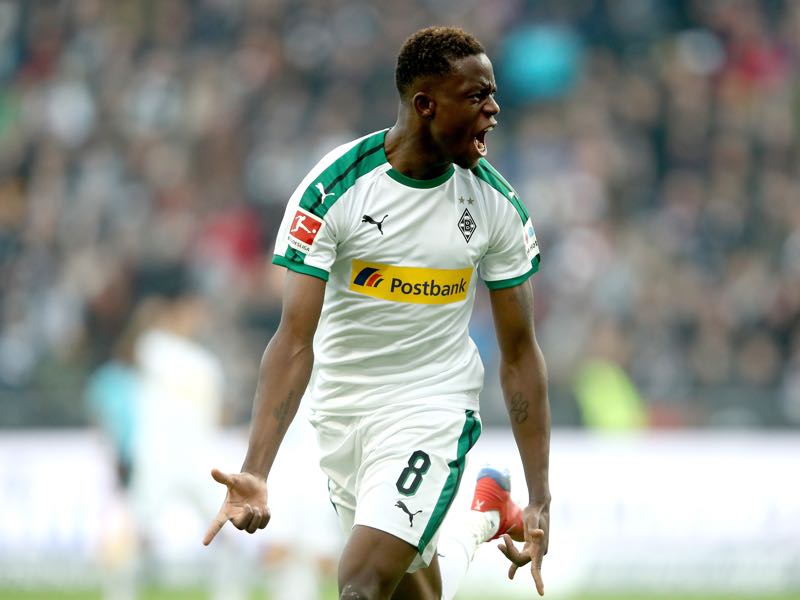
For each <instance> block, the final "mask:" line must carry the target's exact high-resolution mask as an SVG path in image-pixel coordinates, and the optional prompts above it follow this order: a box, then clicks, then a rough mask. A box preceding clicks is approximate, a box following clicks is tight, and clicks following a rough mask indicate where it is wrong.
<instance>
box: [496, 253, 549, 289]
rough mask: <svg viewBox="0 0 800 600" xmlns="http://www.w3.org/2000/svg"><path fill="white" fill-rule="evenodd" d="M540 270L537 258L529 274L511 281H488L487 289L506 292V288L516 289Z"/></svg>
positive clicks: (513, 278) (532, 262)
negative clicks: (515, 287)
mask: <svg viewBox="0 0 800 600" xmlns="http://www.w3.org/2000/svg"><path fill="white" fill-rule="evenodd" d="M538 270H539V257H538V256H537V257H536V258H534V259H533V260H532V261H531V268H530V270H529V271H528V272H527V273H524V274H522V275H519V276H518V277H512V278H511V279H499V280H497V281H486V282H485V283H486V287H488V288H489V289H490V290H504V289H506V288H510V287H514V286H517V285H519V284H520V283H523V282H525V281H527V280H528V279H529V278H530V277H531V276H532V275H533V274H534V273H536V271H538Z"/></svg>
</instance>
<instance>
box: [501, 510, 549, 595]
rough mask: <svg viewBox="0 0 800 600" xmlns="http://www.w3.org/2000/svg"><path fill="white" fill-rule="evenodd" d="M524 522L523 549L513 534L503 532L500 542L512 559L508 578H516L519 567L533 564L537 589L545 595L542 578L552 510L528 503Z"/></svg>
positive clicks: (532, 571) (506, 555)
mask: <svg viewBox="0 0 800 600" xmlns="http://www.w3.org/2000/svg"><path fill="white" fill-rule="evenodd" d="M522 523H523V526H524V530H525V531H524V535H525V543H524V544H523V546H522V550H521V551H520V550H518V549H517V547H516V546H515V545H514V541H513V540H512V539H511V536H510V535H508V534H507V533H506V534H503V541H502V542H501V543H500V544H498V546H497V547H498V548H499V549H500V552H502V553H503V555H504V556H505V557H506V558H507V559H508V560H510V561H511V563H512V564H511V566H510V567H509V568H508V578H509V579H514V575H516V574H517V569H519V568H520V567H524V566H525V565H527V564H528V563H530V564H531V575H532V576H533V581H534V583H535V584H536V591H537V592H539V595H540V596H544V580H543V579H542V560H543V559H544V555H545V554H547V545H548V541H549V534H550V510H549V507H548V508H544V509H543V508H541V507H537V506H533V505H528V506H527V507H525V509H524V510H523V511H522Z"/></svg>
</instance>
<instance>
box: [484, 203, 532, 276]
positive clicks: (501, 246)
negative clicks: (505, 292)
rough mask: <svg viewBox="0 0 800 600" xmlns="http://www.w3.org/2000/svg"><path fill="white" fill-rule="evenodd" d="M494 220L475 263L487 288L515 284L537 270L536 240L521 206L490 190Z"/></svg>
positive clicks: (526, 213)
mask: <svg viewBox="0 0 800 600" xmlns="http://www.w3.org/2000/svg"><path fill="white" fill-rule="evenodd" d="M493 197H494V199H495V204H494V208H495V219H494V222H493V223H492V230H491V234H490V239H489V248H488V251H487V252H486V254H485V255H484V257H483V259H482V260H481V263H480V266H479V273H480V276H481V279H483V280H484V281H485V282H486V286H487V287H488V288H489V289H502V288H508V287H513V286H515V285H519V284H520V283H522V282H523V281H525V280H526V279H528V278H529V277H530V276H531V275H533V274H534V273H536V271H537V270H538V269H539V243H538V242H537V240H536V232H535V231H534V229H533V223H531V219H530V217H529V216H528V211H527V210H526V208H525V206H524V205H523V204H522V203H521V202H519V200H518V199H516V201H515V202H511V201H509V200H508V199H507V198H504V197H503V196H502V195H501V194H498V193H493Z"/></svg>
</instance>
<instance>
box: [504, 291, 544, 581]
mask: <svg viewBox="0 0 800 600" xmlns="http://www.w3.org/2000/svg"><path fill="white" fill-rule="evenodd" d="M491 302H492V316H493V319H494V326H495V331H496V333H497V341H498V345H499V347H500V383H501V385H502V388H503V396H504V397H505V402H506V408H507V410H508V416H509V419H510V420H511V428H512V430H513V432H514V439H515V440H516V442H517V448H518V449H519V455H520V458H521V459H522V467H523V469H524V471H525V479H526V482H527V484H528V505H527V506H526V507H525V508H524V509H523V512H522V520H523V526H524V536H525V543H524V545H523V547H522V551H519V550H517V548H516V547H515V546H514V544H513V542H512V540H511V538H510V537H508V536H504V537H503V539H504V543H501V544H500V550H501V551H502V552H503V554H505V556H506V557H507V558H508V559H509V560H510V561H511V562H512V563H513V564H512V565H511V568H510V569H509V572H508V576H509V577H510V578H513V577H514V574H515V573H516V571H517V568H518V567H521V566H523V565H525V564H527V563H528V562H530V563H531V575H532V576H533V580H534V582H535V583H536V590H537V591H538V592H539V594H540V595H544V582H543V581H542V559H543V558H544V555H545V554H546V553H547V544H548V540H549V534H550V485H549V482H548V466H549V460H550V404H549V402H548V399H547V369H546V367H545V363H544V357H543V356H542V351H541V349H540V348H539V344H538V343H537V341H536V335H535V333H534V327H533V290H532V288H531V284H530V282H525V283H523V284H521V285H518V286H515V287H511V288H506V289H501V290H493V291H492V292H491Z"/></svg>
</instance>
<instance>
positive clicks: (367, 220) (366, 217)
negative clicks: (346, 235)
mask: <svg viewBox="0 0 800 600" xmlns="http://www.w3.org/2000/svg"><path fill="white" fill-rule="evenodd" d="M388 216H389V215H383V218H382V219H381V220H380V221H376V220H375V219H373V218H372V217H370V216H369V215H364V216H363V217H361V222H362V223H370V224H372V225H375V226H376V227H377V228H378V231H380V232H381V235H383V222H384V221H385V220H386V217H388Z"/></svg>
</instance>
